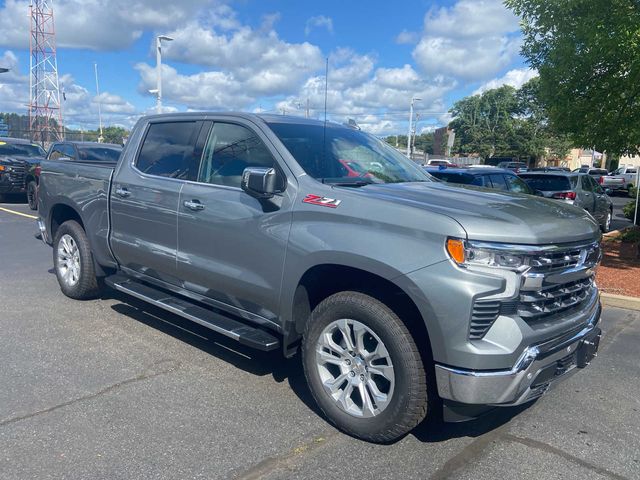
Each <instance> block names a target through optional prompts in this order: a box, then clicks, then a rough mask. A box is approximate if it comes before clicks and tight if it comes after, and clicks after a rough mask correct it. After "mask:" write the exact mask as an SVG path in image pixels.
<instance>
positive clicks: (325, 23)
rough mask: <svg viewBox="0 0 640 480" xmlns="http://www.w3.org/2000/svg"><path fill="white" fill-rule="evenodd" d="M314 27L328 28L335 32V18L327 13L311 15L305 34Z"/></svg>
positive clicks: (330, 31) (329, 30)
mask: <svg viewBox="0 0 640 480" xmlns="http://www.w3.org/2000/svg"><path fill="white" fill-rule="evenodd" d="M314 28H326V29H327V31H328V32H329V33H333V20H332V19H331V17H327V16H325V15H317V16H315V17H311V18H309V19H308V20H307V23H306V25H305V27H304V34H305V35H309V34H310V33H311V31H312V30H313V29H314Z"/></svg>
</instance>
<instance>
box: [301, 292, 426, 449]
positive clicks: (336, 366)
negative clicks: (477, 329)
mask: <svg viewBox="0 0 640 480" xmlns="http://www.w3.org/2000/svg"><path fill="white" fill-rule="evenodd" d="M302 362H303V365H304V372H305V376H306V378H307V382H308V384H309V387H310V389H311V393H312V394H313V397H314V399H315V401H316V402H317V404H318V406H319V407H320V409H321V410H322V412H323V413H324V414H325V416H326V417H327V418H328V419H329V421H331V422H332V423H333V424H334V425H336V426H337V427H338V428H339V429H341V430H343V431H344V432H346V433H348V434H350V435H353V436H355V437H358V438H361V439H363V440H367V441H372V442H390V441H393V440H396V439H398V438H399V437H401V436H403V435H405V434H406V433H408V432H409V431H410V430H412V429H413V428H414V427H415V426H416V425H417V424H418V423H420V421H422V420H423V419H424V418H425V416H426V413H427V381H426V380H427V379H426V374H425V368H424V365H423V363H422V358H421V355H420V352H419V351H418V348H417V346H416V343H415V341H414V339H413V337H412V336H411V334H410V333H409V331H408V330H407V327H406V326H405V324H404V323H403V322H402V321H401V320H400V319H399V318H398V316H397V315H396V314H395V313H394V312H393V311H392V310H391V309H389V308H388V307H387V306H386V305H384V304H383V303H381V302H380V301H379V300H376V299H375V298H373V297H370V296H368V295H365V294H363V293H359V292H340V293H336V294H334V295H331V296H330V297H328V298H326V299H325V300H323V301H322V302H321V303H320V304H319V305H318V306H317V307H316V308H315V309H314V310H313V312H312V313H311V317H310V319H309V322H308V323H307V326H306V330H305V333H304V337H303V344H302Z"/></svg>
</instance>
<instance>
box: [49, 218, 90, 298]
mask: <svg viewBox="0 0 640 480" xmlns="http://www.w3.org/2000/svg"><path fill="white" fill-rule="evenodd" d="M53 265H54V267H55V271H56V277H57V278H58V283H59V284H60V289H61V290H62V293H64V294H65V295H66V296H67V297H70V298H74V299H76V300H88V299H91V298H95V297H96V296H98V293H99V291H100V289H99V287H98V279H97V278H96V272H95V267H94V265H93V255H92V254H91V248H90V247H89V240H88V239H87V235H86V233H85V231H84V229H83V228H82V227H81V226H80V224H79V223H78V222H76V221H74V220H68V221H66V222H64V223H63V224H62V225H60V227H59V228H58V230H57V232H56V235H55V239H54V241H53Z"/></svg>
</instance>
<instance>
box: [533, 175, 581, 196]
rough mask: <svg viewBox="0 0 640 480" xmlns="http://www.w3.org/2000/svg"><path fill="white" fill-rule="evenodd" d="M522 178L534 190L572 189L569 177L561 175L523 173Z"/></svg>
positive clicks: (559, 190) (561, 190) (555, 190)
mask: <svg viewBox="0 0 640 480" xmlns="http://www.w3.org/2000/svg"><path fill="white" fill-rule="evenodd" d="M522 179H523V180H524V181H525V182H527V185H529V186H530V187H531V188H533V189H534V190H540V191H541V192H563V191H567V190H572V188H571V184H570V183H569V179H568V178H567V177H565V176H560V175H523V176H522Z"/></svg>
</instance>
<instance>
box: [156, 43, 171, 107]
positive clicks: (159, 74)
mask: <svg viewBox="0 0 640 480" xmlns="http://www.w3.org/2000/svg"><path fill="white" fill-rule="evenodd" d="M162 40H165V41H167V42H171V41H172V40H173V38H171V37H168V36H166V35H158V36H157V37H156V90H157V92H156V95H157V98H156V112H157V113H162Z"/></svg>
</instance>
